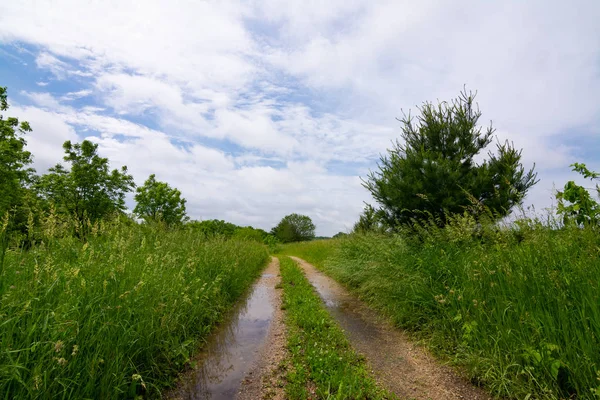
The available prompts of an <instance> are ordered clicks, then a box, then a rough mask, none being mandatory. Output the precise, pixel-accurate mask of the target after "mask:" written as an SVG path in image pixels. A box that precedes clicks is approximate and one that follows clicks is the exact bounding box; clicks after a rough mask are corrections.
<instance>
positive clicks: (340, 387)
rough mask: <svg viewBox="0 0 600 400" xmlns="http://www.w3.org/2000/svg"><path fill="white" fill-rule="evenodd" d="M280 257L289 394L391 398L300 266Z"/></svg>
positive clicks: (311, 396) (300, 396) (305, 396)
mask: <svg viewBox="0 0 600 400" xmlns="http://www.w3.org/2000/svg"><path fill="white" fill-rule="evenodd" d="M280 260H281V276H282V282H283V289H284V292H283V306H284V307H285V309H286V314H287V316H286V322H287V324H288V329H289V337H288V348H289V350H290V353H291V364H292V367H291V372H289V373H288V376H287V382H288V383H287V386H286V393H287V395H288V396H289V397H290V398H291V399H308V398H315V395H316V398H319V399H329V398H333V399H383V398H389V396H386V393H385V392H384V391H383V390H381V389H379V388H378V387H377V386H376V384H375V381H374V380H373V378H372V377H371V376H370V375H369V373H368V371H367V368H366V364H365V361H364V360H363V359H362V358H361V357H360V356H358V355H357V354H356V353H355V352H354V350H353V349H352V348H351V347H350V344H349V343H348V341H347V339H346V338H345V336H344V334H343V332H342V331H341V329H340V328H339V327H338V326H337V325H336V324H335V322H334V321H333V320H332V318H331V317H330V316H329V314H328V313H327V311H326V310H325V309H324V307H323V305H322V302H321V299H320V298H319V297H318V295H317V294H316V293H315V291H314V290H313V287H312V286H311V284H310V283H309V282H308V280H307V279H306V277H305V276H304V274H303V272H302V271H301V270H300V268H299V267H298V266H297V265H296V264H295V263H294V262H293V261H292V260H291V259H290V258H288V257H281V258H280Z"/></svg>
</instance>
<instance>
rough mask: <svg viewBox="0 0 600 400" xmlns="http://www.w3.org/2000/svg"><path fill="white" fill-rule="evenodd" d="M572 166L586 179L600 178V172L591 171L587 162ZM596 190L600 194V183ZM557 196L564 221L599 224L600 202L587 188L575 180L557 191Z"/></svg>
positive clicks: (579, 223)
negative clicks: (599, 202)
mask: <svg viewBox="0 0 600 400" xmlns="http://www.w3.org/2000/svg"><path fill="white" fill-rule="evenodd" d="M571 167H572V168H573V171H575V172H578V173H580V174H581V175H583V177H584V178H586V179H590V180H596V179H600V173H597V172H593V171H590V170H589V169H587V167H586V165H585V164H580V163H574V164H571ZM596 192H597V193H598V196H600V185H596ZM556 198H557V200H558V213H559V214H561V215H562V216H563V223H565V224H567V223H569V222H571V221H574V222H576V223H577V224H578V225H582V226H584V225H598V223H599V222H600V204H598V202H597V201H596V200H594V199H593V198H592V196H591V195H590V193H589V192H588V190H587V189H586V188H584V187H583V186H579V185H578V184H576V183H575V182H574V181H569V182H567V183H566V184H565V187H564V189H563V191H562V192H561V191H559V192H558V193H556Z"/></svg>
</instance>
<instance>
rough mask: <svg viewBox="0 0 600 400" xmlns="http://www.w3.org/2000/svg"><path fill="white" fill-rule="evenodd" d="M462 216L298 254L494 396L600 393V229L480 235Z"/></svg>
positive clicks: (527, 228)
mask: <svg viewBox="0 0 600 400" xmlns="http://www.w3.org/2000/svg"><path fill="white" fill-rule="evenodd" d="M463 222H464V221H463ZM461 224H462V222H461V223H456V224H452V225H451V226H449V227H447V228H446V229H437V230H435V229H433V230H430V231H428V233H425V232H421V235H420V236H419V239H418V240H417V239H412V238H403V237H401V236H395V237H384V236H369V235H367V236H352V237H350V238H348V239H345V240H342V241H340V242H338V243H337V244H336V243H332V246H330V248H329V256H328V257H327V258H326V260H324V261H322V262H320V261H319V260H320V259H322V254H323V253H324V250H323V248H322V246H323V245H321V247H320V248H318V249H316V250H315V254H316V256H312V255H311V250H310V244H309V245H305V247H304V249H303V252H302V253H299V254H304V256H305V257H306V255H308V257H306V258H308V259H309V260H310V259H311V258H312V259H313V261H315V260H316V264H317V265H319V266H321V267H322V268H323V269H325V271H326V272H328V273H329V274H331V275H332V276H333V277H335V278H337V279H338V280H339V281H341V282H342V283H344V284H345V285H346V286H348V287H350V288H351V289H353V290H354V291H355V292H357V293H358V294H359V295H360V296H361V297H363V298H364V299H366V300H367V301H369V302H370V303H371V304H373V305H375V306H376V307H377V308H379V309H380V310H382V311H383V312H384V313H386V314H387V315H388V316H389V317H391V319H392V320H393V321H394V322H395V323H396V324H397V325H398V326H399V327H402V328H405V329H407V330H410V331H412V332H414V334H415V335H417V336H418V337H421V338H424V339H425V340H426V342H427V343H428V344H429V345H430V347H431V348H432V349H434V351H436V352H438V353H439V354H441V355H443V356H444V357H445V358H446V359H449V360H450V361H451V362H453V363H455V364H458V365H461V366H463V367H464V368H465V370H466V371H467V372H468V374H469V375H470V376H471V377H472V379H473V381H475V382H477V383H480V384H483V385H485V386H486V387H487V388H489V389H490V390H491V392H492V393H494V394H496V395H499V396H506V397H509V398H516V399H523V398H547V399H558V398H568V397H577V398H582V399H588V398H590V399H591V398H598V397H600V390H599V387H600V381H599V378H600V372H599V371H600V351H598V349H600V236H599V235H598V233H597V232H596V231H594V230H592V229H580V228H577V227H566V228H563V229H560V230H558V229H550V228H548V227H547V226H542V225H541V224H538V223H535V222H532V221H522V222H521V223H520V226H519V227H518V228H514V229H496V228H494V229H487V230H486V231H485V232H483V233H482V235H481V236H479V237H477V238H473V237H472V235H471V234H470V233H469V234H468V235H466V234H465V232H468V231H469V229H466V228H465V225H464V224H463V225H462V228H465V229H462V228H461ZM467 225H468V224H467ZM471 232H472V231H471Z"/></svg>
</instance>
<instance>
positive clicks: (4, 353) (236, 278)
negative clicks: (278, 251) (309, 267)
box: [0, 224, 268, 399]
mask: <svg viewBox="0 0 600 400" xmlns="http://www.w3.org/2000/svg"><path fill="white" fill-rule="evenodd" d="M267 258H268V255H267V251H266V248H265V247H264V246H262V245H260V244H258V243H256V242H246V241H224V240H219V239H210V240H206V239H204V238H203V237H202V236H198V235H197V234H195V233H193V232H191V231H186V230H183V229H182V230H177V231H165V230H161V229H158V228H149V227H142V226H136V225H126V224H115V225H104V226H103V227H101V228H100V231H99V232H97V235H96V236H94V237H90V239H89V242H88V243H86V244H83V243H82V242H81V241H79V240H76V239H72V238H61V239H52V238H51V237H49V238H46V239H45V240H44V243H43V244H41V245H39V246H35V247H33V248H31V249H30V250H27V251H21V250H8V251H7V253H6V255H5V259H4V262H3V272H2V276H1V282H0V299H1V300H0V343H1V346H0V393H2V394H3V395H4V396H5V397H3V396H0V397H3V398H31V399H35V398H40V399H42V398H78V399H83V398H103V399H109V398H132V397H135V396H137V395H140V394H143V395H144V397H157V396H158V395H159V393H160V389H161V388H162V387H165V386H168V385H169V384H170V383H171V382H172V378H173V376H174V375H175V373H176V372H177V371H178V370H180V369H182V368H183V366H184V365H185V364H186V362H187V361H188V359H189V357H190V355H191V353H192V352H193V351H194V350H195V349H196V348H197V346H198V344H199V343H200V342H201V340H202V339H203V338H204V337H206V335H207V334H208V333H209V332H210V330H211V328H212V327H213V326H214V324H215V323H216V322H218V320H219V319H220V317H221V315H222V313H223V312H224V311H226V310H227V309H228V308H229V307H230V306H231V305H232V304H233V303H234V302H235V300H236V299H238V298H239V296H240V295H242V294H243V293H244V291H245V290H246V289H247V288H248V287H249V285H250V284H251V283H252V282H253V280H254V279H255V278H256V277H257V276H258V274H259V273H260V270H261V269H262V267H263V266H264V265H265V263H266V261H267ZM0 271H2V269H0Z"/></svg>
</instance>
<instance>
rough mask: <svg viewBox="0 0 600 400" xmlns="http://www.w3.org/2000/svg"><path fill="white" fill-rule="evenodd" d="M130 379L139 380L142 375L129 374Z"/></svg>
mask: <svg viewBox="0 0 600 400" xmlns="http://www.w3.org/2000/svg"><path fill="white" fill-rule="evenodd" d="M131 379H132V380H133V381H134V382H135V381H139V380H141V379H142V376H141V375H140V374H133V375H131Z"/></svg>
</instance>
